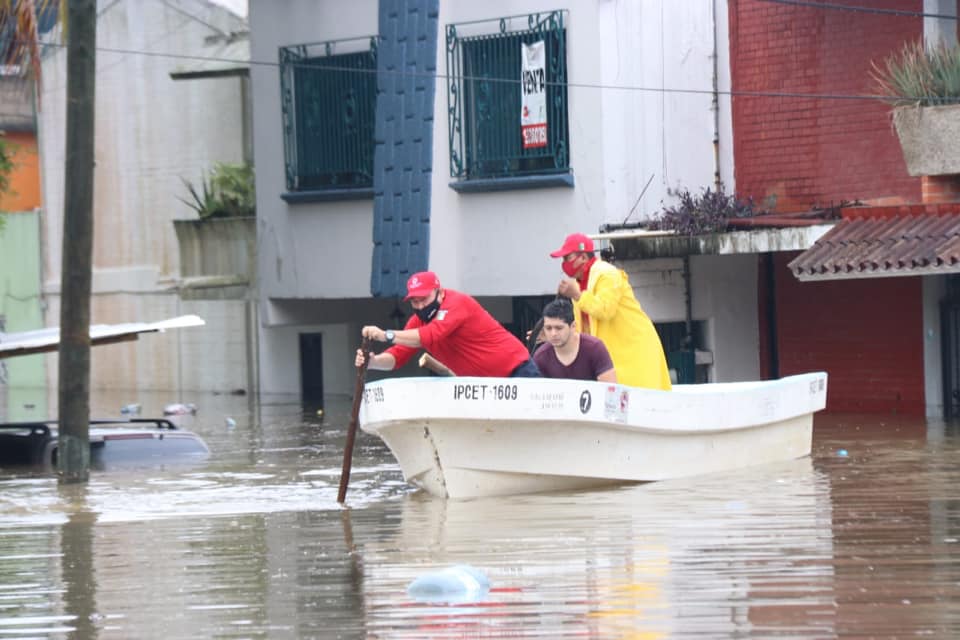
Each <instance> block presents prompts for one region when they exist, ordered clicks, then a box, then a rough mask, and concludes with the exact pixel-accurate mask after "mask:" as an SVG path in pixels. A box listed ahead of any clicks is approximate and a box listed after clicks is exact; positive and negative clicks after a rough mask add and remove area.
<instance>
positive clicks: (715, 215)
mask: <svg viewBox="0 0 960 640" xmlns="http://www.w3.org/2000/svg"><path fill="white" fill-rule="evenodd" d="M667 193H668V194H670V195H671V196H674V197H676V198H678V199H679V202H678V203H677V204H675V205H671V206H667V207H664V208H663V211H662V212H661V213H660V215H659V217H657V218H654V219H653V220H652V221H651V222H650V224H648V225H647V228H649V229H660V230H664V231H676V232H677V233H682V234H685V235H689V236H695V235H699V234H702V233H716V232H718V231H725V230H726V228H727V221H728V220H730V219H731V218H749V217H752V216H754V215H756V214H758V213H765V212H764V211H762V210H758V209H757V208H756V207H755V206H754V204H753V199H752V198H748V199H746V200H737V199H736V197H735V196H733V195H728V194H726V193H724V190H723V185H722V184H721V185H720V187H719V189H717V190H716V191H714V190H713V189H711V188H710V187H706V188H704V189H703V191H701V192H700V194H699V195H696V194H693V193H691V192H690V190H689V189H686V188H683V189H676V190H673V189H668V190H667Z"/></svg>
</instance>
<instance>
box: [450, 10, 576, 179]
mask: <svg viewBox="0 0 960 640" xmlns="http://www.w3.org/2000/svg"><path fill="white" fill-rule="evenodd" d="M565 13H566V12H565V11H553V12H550V13H539V14H533V15H529V16H514V17H509V18H500V19H498V20H489V21H484V22H467V23H459V24H450V25H447V33H446V46H447V73H448V79H447V121H448V128H449V134H450V176H451V177H452V178H456V179H460V180H471V179H477V178H505V177H515V176H523V175H537V174H547V173H566V172H568V171H569V169H570V136H569V128H568V124H567V36H566V29H565V27H564V17H565ZM516 27H522V28H516ZM540 40H543V41H544V46H545V54H546V59H545V72H546V107H547V146H545V147H536V148H530V149H524V148H523V140H522V137H521V132H520V107H521V89H520V82H521V46H520V45H521V44H531V43H534V42H538V41H540Z"/></svg>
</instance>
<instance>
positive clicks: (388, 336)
mask: <svg viewBox="0 0 960 640" xmlns="http://www.w3.org/2000/svg"><path fill="white" fill-rule="evenodd" d="M396 337H397V334H395V333H394V332H393V330H392V329H387V330H386V331H384V332H383V339H384V341H386V343H387V344H393V341H394V340H395V339H396Z"/></svg>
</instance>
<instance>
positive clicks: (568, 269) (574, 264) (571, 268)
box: [560, 259, 581, 278]
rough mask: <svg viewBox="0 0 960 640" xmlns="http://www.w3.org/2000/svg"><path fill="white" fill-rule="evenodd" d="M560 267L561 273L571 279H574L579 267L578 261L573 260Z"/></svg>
mask: <svg viewBox="0 0 960 640" xmlns="http://www.w3.org/2000/svg"><path fill="white" fill-rule="evenodd" d="M560 266H561V267H563V272H564V273H565V274H567V275H568V276H570V277H571V278H576V277H577V271H579V270H580V266H581V265H580V261H579V260H576V259H575V260H568V261H566V262H564V263H563V264H562V265H560Z"/></svg>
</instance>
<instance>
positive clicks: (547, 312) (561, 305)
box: [543, 298, 573, 324]
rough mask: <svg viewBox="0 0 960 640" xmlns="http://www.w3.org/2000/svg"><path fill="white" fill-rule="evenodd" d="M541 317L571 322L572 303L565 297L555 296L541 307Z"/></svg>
mask: <svg viewBox="0 0 960 640" xmlns="http://www.w3.org/2000/svg"><path fill="white" fill-rule="evenodd" d="M543 317H544V318H554V319H557V320H563V321H564V322H566V323H567V324H573V303H572V302H570V301H569V300H567V299H566V298H557V299H556V300H554V301H553V302H551V303H550V304H548V305H547V306H545V307H544V308H543Z"/></svg>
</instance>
